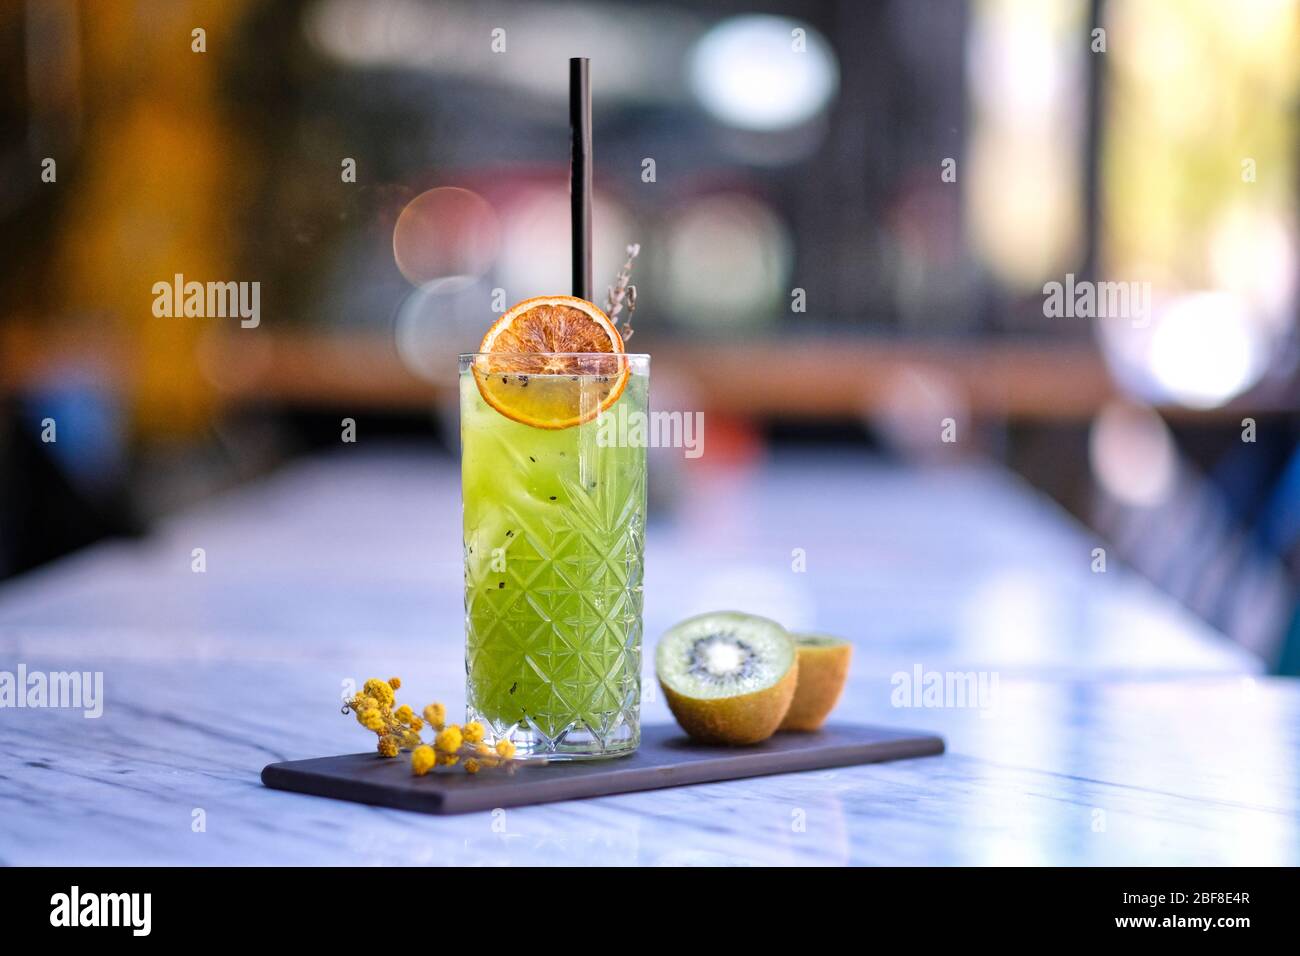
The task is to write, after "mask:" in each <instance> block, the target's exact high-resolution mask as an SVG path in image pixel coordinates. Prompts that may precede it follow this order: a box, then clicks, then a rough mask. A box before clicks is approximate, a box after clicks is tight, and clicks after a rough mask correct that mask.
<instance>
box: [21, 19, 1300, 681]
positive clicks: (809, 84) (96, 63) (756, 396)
mask: <svg viewBox="0 0 1300 956" xmlns="http://www.w3.org/2000/svg"><path fill="white" fill-rule="evenodd" d="M196 30H201V31H202V33H201V34H196V33H195V32H194V31H196ZM0 49H2V50H3V57H2V58H0V226H2V228H0V577H7V576H12V575H17V574H20V573H22V572H24V571H27V570H29V569H32V568H35V567H37V566H39V565H41V564H43V563H45V562H48V561H50V560H52V559H54V558H57V557H60V556H62V555H66V554H69V553H72V552H74V551H76V550H78V549H80V548H83V547H85V546H87V545H88V544H91V543H92V542H95V541H98V540H101V539H104V538H108V537H115V536H124V535H140V534H143V533H145V532H146V531H147V530H148V529H149V528H150V527H151V526H152V525H153V524H154V523H155V522H157V521H158V520H159V519H160V518H161V517H163V516H166V515H168V514H172V513H175V512H177V511H178V510H180V509H184V508H186V507H188V506H191V505H193V504H195V503H196V502H199V501H202V500H204V499H205V498H207V497H209V496H211V495H213V494H216V493H219V492H221V491H223V490H225V489H229V488H232V487H235V486H237V485H239V484H241V483H244V482H248V481H250V480H252V479H255V478H257V477H259V476H261V475H264V474H267V473H269V472H271V471H272V470H274V469H276V468H277V467H279V466H281V465H283V464H284V463H286V462H288V461H290V460H292V459H294V458H296V457H300V456H304V455H309V454H312V453H316V452H319V451H321V450H324V449H337V448H338V446H339V440H340V421H341V419H343V418H345V417H350V418H353V419H355V420H356V421H357V422H358V423H359V424H358V429H359V431H360V432H361V433H362V434H364V436H365V439H366V441H373V440H376V439H383V440H384V441H391V442H394V443H416V444H419V445H422V446H426V447H429V448H440V449H442V451H443V453H444V454H445V455H446V456H447V460H448V462H449V463H450V462H451V461H452V460H453V458H452V456H454V454H455V442H456V435H455V424H454V423H455V389H454V379H455V372H456V364H455V355H456V353H457V352H461V351H467V350H472V349H473V348H474V346H475V345H476V344H477V342H478V340H479V338H480V337H481V335H482V333H483V331H484V330H485V329H486V327H487V326H488V325H489V324H490V322H491V320H492V319H493V318H494V316H495V314H496V313H499V312H501V311H503V310H504V309H505V308H506V307H508V306H509V305H510V304H512V303H514V302H515V301H517V300H519V299H522V298H525V297H527V296H531V295H537V294H543V293H555V292H567V291H568V288H567V284H568V274H569V272H568V270H569V258H568V220H567V214H568V208H567V207H568V195H567V160H568V135H569V134H568V126H567V101H566V96H567V89H566V83H567V64H566V59H567V58H568V57H569V56H571V55H586V56H590V57H592V60H593V63H592V77H593V88H594V114H595V163H596V181H595V182H596V186H595V188H596V212H595V229H596V238H597V250H596V255H595V270H596V282H597V287H598V289H602V290H603V289H604V288H605V287H606V286H607V285H608V284H610V283H611V282H612V281H613V279H614V276H615V274H616V273H617V271H618V268H619V266H620V265H621V263H622V260H623V258H624V248H625V246H626V245H627V244H628V243H630V242H637V243H640V246H641V254H640V257H639V258H638V260H637V262H636V268H635V282H636V285H637V287H638V293H639V297H638V301H639V306H638V308H637V311H636V315H635V321H634V325H635V329H636V332H635V338H634V340H633V341H632V342H631V343H630V348H632V349H633V350H635V351H648V352H650V353H652V355H653V356H654V363H655V364H654V368H655V395H656V399H655V401H656V405H658V406H659V407H664V408H676V409H691V410H702V411H704V412H705V413H706V415H707V422H708V435H707V445H706V449H707V450H706V454H705V455H704V457H703V458H701V459H700V460H699V461H698V462H689V463H683V462H681V461H677V462H676V464H675V465H674V466H672V467H676V468H678V469H681V468H686V467H690V468H695V469H700V470H708V469H719V468H729V467H730V468H736V467H745V466H746V464H747V463H748V464H752V463H755V462H761V461H763V460H764V458H765V456H769V455H771V454H774V453H777V452H779V450H780V449H781V448H782V447H785V446H790V445H798V446H807V445H816V446H819V447H823V446H824V447H828V448H840V449H845V450H855V451H861V450H863V449H870V450H871V451H872V452H873V453H874V454H876V455H879V456H881V457H882V458H884V459H885V460H888V461H891V462H895V463H897V464H898V465H899V466H901V467H903V468H914V469H918V470H920V469H943V468H949V467H953V466H955V465H958V464H960V463H963V462H969V461H971V460H980V461H992V462H997V463H1000V464H1001V465H1004V466H1005V467H1007V468H1009V469H1012V470H1014V471H1015V472H1018V473H1019V474H1020V475H1022V476H1023V477H1024V478H1025V479H1027V480H1028V481H1029V482H1031V483H1032V484H1033V485H1035V486H1036V487H1038V488H1039V489H1041V490H1042V491H1043V492H1045V493H1046V494H1047V495H1049V496H1051V497H1052V498H1054V499H1055V500H1057V501H1058V502H1060V503H1061V504H1062V505H1063V506H1064V507H1065V508H1067V509H1068V510H1069V511H1070V512H1072V513H1073V514H1075V515H1076V516H1077V517H1078V518H1079V519H1080V520H1081V521H1082V522H1084V523H1085V524H1086V525H1088V526H1090V527H1091V528H1092V529H1094V531H1095V532H1096V535H1097V537H1098V539H1099V540H1102V541H1104V542H1106V543H1107V547H1108V549H1109V554H1110V557H1111V560H1116V561H1122V562H1124V563H1126V564H1129V565H1131V566H1133V567H1134V568H1136V569H1137V570H1138V571H1139V572H1140V573H1141V574H1143V575H1144V576H1146V577H1147V578H1149V579H1150V580H1151V581H1153V582H1154V583H1155V584H1156V585H1157V586H1158V587H1159V588H1161V589H1162V590H1164V591H1165V592H1167V593H1168V594H1170V595H1172V596H1173V597H1174V598H1175V599H1177V600H1178V601H1179V602H1181V603H1183V604H1184V605H1186V606H1187V607H1188V608H1190V609H1191V610H1192V611H1193V612H1194V613H1195V614H1196V615H1198V616H1199V617H1201V618H1202V619H1203V620H1205V621H1206V622H1208V623H1209V624H1210V625H1212V626H1213V627H1214V628H1215V629H1217V630H1218V631H1219V632H1221V633H1223V634H1224V635H1226V638H1227V639H1229V640H1231V641H1235V642H1237V643H1238V644H1240V645H1242V646H1245V647H1247V648H1248V649H1250V650H1251V651H1252V652H1253V653H1255V654H1257V655H1258V656H1259V657H1260V658H1261V659H1263V660H1264V661H1265V662H1266V664H1267V666H1268V667H1269V668H1271V669H1273V670H1275V671H1281V672H1285V673H1297V672H1300V616H1298V614H1297V608H1298V606H1300V602H1298V599H1297V595H1298V594H1300V588H1298V587H1297V582H1298V581H1300V454H1298V451H1300V444H1298V439H1300V419H1297V416H1296V414H1295V409H1296V399H1297V371H1296V359H1297V348H1296V333H1295V329H1296V309H1297V304H1296V279H1297V272H1298V270H1297V251H1298V248H1300V246H1298V242H1300V237H1298V235H1297V190H1298V189H1300V165H1298V163H1297V159H1298V157H1300V135H1298V134H1300V127H1298V123H1297V107H1298V106H1300V5H1298V4H1297V3H1296V2H1291V0H1244V2H1239V3H1232V4H1227V3H1222V2H1216V0H1051V2H1043V0H968V2H959V0H880V2H871V3H862V2H854V0H822V2H816V0H809V2H801V3H792V2H765V3H755V2H750V3H740V2H732V0H692V2H690V3H685V2H681V3H677V2H657V0H645V2H599V0H586V2H545V0H527V2H524V0H518V2H504V0H503V2H495V0H493V2H453V0H279V2H271V0H220V2H217V0H194V2H166V0H93V2H92V0H28V2H21V0H11V2H9V3H6V4H4V5H3V7H0ZM178 274H179V275H183V276H184V279H185V280H186V281H199V282H209V281H221V282H227V281H235V282H252V281H257V282H258V283H260V300H259V307H260V308H259V316H258V323H257V325H256V327H255V328H243V327H241V324H240V321H239V319H238V318H231V317H224V318H221V317H216V318H212V317H208V318H199V317H189V318H186V317H165V316H164V317H160V316H158V315H157V314H155V308H154V307H155V293H154V291H153V287H154V284H155V283H158V282H164V283H170V282H172V280H173V277H174V276H176V275H178ZM1098 281H1116V282H1124V283H1138V284H1144V285H1145V286H1146V287H1147V288H1149V290H1150V301H1149V309H1148V310H1146V311H1145V312H1143V313H1142V314H1136V313H1130V314H1125V315H1120V316H1111V317H1109V318H1101V319H1098V318H1094V317H1090V315H1087V314H1082V315H1068V316H1061V315H1059V314H1052V309H1050V308H1049V307H1048V298H1049V296H1048V294H1047V288H1048V284H1050V283H1067V282H1068V283H1086V282H1098ZM602 298H603V297H602ZM947 419H951V420H952V424H953V430H954V431H953V433H954V434H955V435H956V436H957V439H958V440H956V441H953V442H948V441H943V440H941V431H942V423H943V422H945V420H947ZM52 428H53V429H54V431H51V429H52ZM55 432H57V436H56V435H55ZM661 467H664V468H667V467H669V466H668V465H663V466H661ZM659 487H660V488H667V489H671V488H672V487H673V482H672V478H671V475H670V476H669V477H668V478H667V479H666V480H664V481H662V482H660V483H659ZM671 508H672V501H671V497H670V496H669V497H666V498H665V499H664V500H663V501H662V502H661V512H660V513H661V514H664V515H671Z"/></svg>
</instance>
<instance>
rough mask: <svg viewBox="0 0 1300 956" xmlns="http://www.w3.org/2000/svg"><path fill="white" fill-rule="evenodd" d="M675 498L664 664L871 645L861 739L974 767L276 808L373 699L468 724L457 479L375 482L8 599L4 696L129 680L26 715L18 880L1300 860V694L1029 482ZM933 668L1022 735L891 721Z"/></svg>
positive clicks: (7, 823)
mask: <svg viewBox="0 0 1300 956" xmlns="http://www.w3.org/2000/svg"><path fill="white" fill-rule="evenodd" d="M676 483H677V491H678V494H679V499H678V504H677V505H675V506H674V505H671V504H669V503H665V502H663V501H660V502H659V503H658V507H657V509H656V511H655V513H656V514H657V515H658V516H659V520H658V521H657V522H656V523H653V524H652V526H651V528H650V530H649V535H648V573H647V599H646V627H647V635H648V638H647V645H648V646H652V645H653V641H654V638H655V636H656V635H657V634H658V633H659V632H661V631H662V630H663V629H664V628H665V627H667V626H668V625H669V624H671V623H672V622H673V621H675V620H677V619H679V618H681V617H683V616H685V615H686V614H689V613H693V612H695V611H698V610H703V609H708V608H713V607H719V606H727V605H734V606H740V607H744V608H747V609H751V610H755V611H762V612H767V613H771V614H774V615H776V616H778V617H780V618H782V619H783V620H785V621H788V622H789V623H790V624H791V625H792V626H799V627H816V628H821V629H825V630H830V631H836V632H839V633H843V634H845V635H846V636H849V637H851V638H853V639H854V641H855V643H856V646H857V658H856V661H855V666H854V672H853V679H852V684H851V687H850V690H849V692H848V693H847V694H846V699H845V701H844V702H843V704H842V705H841V708H840V710H839V712H838V713H837V718H839V719H851V720H863V721H871V722H877V723H884V724H892V725H899V726H911V727H917V728H921V729H928V730H935V731H938V732H940V733H942V734H943V735H944V736H945V737H946V738H947V740H948V745H949V751H948V753H947V754H945V755H944V756H942V757H935V758H924V759H920V760H912V761H902V762H898V763H891V764H882V765H875V766H868V767H860V768H852V769H843V770H836V771H830V772H824V773H807V774H792V775H785V776H780V777H771V778H763V779H757V780H750V781H737V782H731V783H725V784H716V785H709V786H701V787H691V788H683V789H677V790H664V791H656V792H652V793H643V794H633V795H626V796H620V797H609V798H602V799H599V800H589V801H580V802H572V803H565V804H554V805H549V806H539V807H528V808H520V809H511V810H508V811H505V812H504V816H503V817H501V818H498V819H495V820H494V818H493V817H492V816H491V815H489V814H475V815H468V816H464V817H448V818H436V817H424V816H420V815H417V814H408V813H403V812H401V811H395V810H384V809H376V808H370V807H363V806H358V805H353V804H347V803H342V802H338V801H331V800H325V799H320V798H314V797H306V796H298V795H294V794H288V793H281V792H276V791H271V790H268V789H266V788H263V787H262V786H261V784H260V782H259V780H258V774H259V772H260V770H261V768H262V766H263V765H265V764H266V763H268V762H271V761H274V760H282V759H293V758H299V757H309V756H320V755H324V754H330V753H340V752H349V751H355V750H360V749H366V748H367V747H368V746H369V741H368V739H367V737H366V736H365V735H364V734H363V733H362V732H361V731H360V729H359V728H357V727H356V725H355V724H354V723H353V722H352V721H351V720H350V719H348V718H345V717H343V716H341V715H339V714H338V713H337V698H338V696H339V692H340V687H341V685H342V682H343V681H344V680H346V679H354V680H361V679H364V678H365V677H367V676H371V675H379V676H387V675H388V674H393V673H395V674H400V675H402V677H403V678H404V680H405V681H406V686H405V687H404V688H403V698H404V699H407V700H409V701H411V702H412V703H415V704H419V703H423V702H425V701H427V700H429V699H434V698H437V699H442V700H446V701H448V702H449V703H450V702H459V701H461V700H462V699H463V691H462V688H461V680H462V674H463V670H462V665H461V647H460V642H461V636H460V635H461V630H460V628H461V623H460V606H459V605H460V593H459V591H460V567H459V555H460V548H459V536H458V522H459V497H458V486H457V480H456V474H455V471H454V469H453V468H451V466H450V464H449V463H448V462H447V461H446V460H445V459H438V458H436V457H434V456H433V455H431V454H430V455H425V454H420V453H411V452H402V453H383V454H378V453H375V452H368V451H366V450H364V449H362V448H358V449H357V450H356V451H354V452H349V453H345V454H339V455H335V456H332V457H331V458H329V459H325V460H316V461H310V462H306V463H303V464H299V465H295V466H293V467H291V468H288V469H286V470H285V471H283V472H281V473H279V474H278V475H276V476H274V477H273V478H271V479H269V480H267V481H265V482H262V483H259V484H257V485H253V486H250V487H248V488H246V489H243V490H241V491H239V492H237V493H234V494H231V495H229V496H226V497H223V498H222V499H220V500H217V501H214V502H212V503H210V504H209V505H207V506H205V507H204V508H201V509H197V510H194V511H192V512H189V513H187V514H185V515H182V516H180V517H179V518H177V519H175V520H173V521H170V522H168V523H167V524H166V525H165V526H163V527H162V528H160V529H159V531H158V533H157V534H156V535H155V536H154V537H153V538H151V539H149V540H147V541H145V542H140V543H114V544H107V545H103V546H100V547H97V548H94V549H91V550H89V551H87V552H84V553H82V554H80V555H77V556H75V557H73V558H70V559H67V560H64V561H62V562H59V563H57V564H55V565H53V566H50V567H48V568H46V569H42V570H41V571H39V572H37V573H34V574H31V575H29V576H26V577H24V578H21V579H18V580H15V581H12V582H7V583H6V584H4V585H3V586H0V670H5V669H8V670H13V669H14V668H15V667H16V665H17V664H18V663H24V664H26V665H27V667H28V668H30V669H44V670H69V669H78V670H101V671H103V672H104V681H105V698H106V701H105V705H104V716H103V717H102V718H100V719H98V720H86V719H83V718H82V717H81V715H80V713H79V712H76V711H64V710H48V709H46V710H10V709H4V710H0V808H2V809H0V860H2V861H3V862H6V863H20V864H21V863H29V864H30V863H78V864H80V863H86V864H109V863H132V864H134V863H141V864H143V863H212V864H235V863H253V864H263V863H305V864H332V863H345V862H360V863H376V864H377V863H384V862H402V863H460V864H486V865H493V864H526V863H570V864H572V863H609V864H673V863H738V864H745V863H760V864H762V863H805V864H836V863H904V864H910V863H917V864H921V863H1120V864H1128V863H1160V864H1178V863H1202V864H1216V863H1290V864H1295V863H1296V862H1297V860H1298V859H1300V828H1298V826H1297V803H1298V802H1300V799H1298V797H1297V782H1298V781H1300V772H1298V771H1300V766H1297V764H1300V739H1298V738H1300V720H1298V719H1297V718H1300V689H1297V686H1296V685H1295V684H1294V683H1293V682H1290V681H1285V680H1278V679H1266V678H1262V677H1258V676H1252V675H1257V674H1258V672H1259V665H1258V663H1257V662H1256V661H1255V660H1254V659H1253V658H1252V657H1251V656H1250V655H1248V654H1246V653H1245V652H1243V651H1241V650H1239V649H1237V648H1234V647H1232V646H1231V645H1228V644H1227V643H1226V642H1225V641H1224V640H1223V639H1222V638H1220V637H1219V636H1217V635H1216V634H1214V633H1213V632H1211V631H1209V630H1208V629H1206V628H1205V627H1203V626H1202V625H1200V624H1199V623H1198V622H1197V621H1195V619H1193V618H1191V617H1190V616H1189V615H1187V614H1186V613H1185V612H1183V611H1182V610H1181V609H1179V608H1178V607H1176V606H1175V605H1173V604H1172V603H1171V602H1169V601H1167V600H1166V599H1164V598H1163V597H1161V596H1160V595H1158V594H1157V593H1155V592H1154V591H1152V590H1151V589H1150V588H1149V587H1147V586H1146V585H1145V584H1144V583H1143V582H1141V581H1138V580H1136V579H1134V578H1132V577H1131V576H1129V575H1127V574H1125V573H1124V572H1123V571H1122V570H1121V569H1119V568H1115V567H1113V566H1112V568H1111V569H1110V570H1109V571H1108V572H1107V573H1106V574H1100V575H1099V574H1093V573H1092V572H1091V571H1090V561H1091V554H1090V552H1091V549H1092V548H1093V547H1095V546H1097V545H1098V544H1099V543H1100V542H1096V541H1093V540H1092V539H1091V538H1090V537H1089V536H1088V535H1087V534H1086V533H1085V532H1084V531H1083V530H1082V529H1080V528H1078V527H1077V526H1076V525H1074V524H1073V523H1072V522H1070V521H1069V520H1068V519H1067V518H1066V517H1065V516H1064V515H1063V514H1062V513H1060V512H1059V511H1058V510H1057V509H1056V508H1055V507H1054V506H1053V505H1051V504H1050V503H1049V502H1046V501H1044V500H1042V499H1041V498H1039V497H1037V496H1035V495H1034V494H1033V493H1032V492H1031V491H1029V490H1028V489H1026V488H1025V487H1024V486H1023V485H1021V484H1019V483H1018V482H1016V481H1015V480H1014V479H1013V478H1011V477H1010V476H1007V475H1005V474H1003V473H1001V472H998V471H994V470H961V471H946V472H933V473H917V472H903V471H899V470H894V469H890V468H884V467H880V466H876V465H872V464H870V463H868V462H866V461H863V460H856V461H855V460H834V459H820V460H816V461H813V460H808V459H799V460H790V461H778V462H775V463H771V464H769V465H766V466H763V467H760V468H756V469H749V470H744V471H735V470H731V471H728V470H719V469H718V468H716V467H710V468H707V469H706V468H703V467H700V468H696V469H695V470H694V471H687V472H685V473H683V474H679V475H678V476H677V478H676ZM661 487H662V485H661ZM196 547H202V548H204V549H205V550H206V554H207V568H208V570H207V572H206V573H204V574H194V573H192V572H191V570H190V553H191V549H193V548H196ZM794 548H802V549H804V550H805V552H806V555H807V571H806V572H805V573H795V572H793V571H792V570H791V551H792V549H794ZM918 665H919V666H921V667H923V668H924V669H925V670H927V671H929V670H940V671H951V670H956V671H971V670H978V671H986V672H989V673H990V674H996V675H997V677H998V685H997V686H998V693H997V695H996V698H995V703H996V706H994V707H991V708H987V709H984V710H981V709H976V708H948V709H945V708H936V709H926V708H906V707H903V708H900V707H895V706H893V704H892V703H891V691H892V689H893V688H892V686H891V675H893V674H894V673H895V672H898V671H907V672H911V671H912V669H913V667H915V666H918ZM651 687H652V684H647V690H648V691H649V690H650V688H651ZM647 698H648V699H647V701H646V705H645V719H646V720H647V721H659V720H667V719H668V715H667V711H666V709H665V708H664V706H663V704H662V701H661V700H659V699H658V695H656V694H653V693H648V694H647ZM196 808H198V809H202V810H203V811H204V813H205V814H206V823H207V828H206V831H205V832H193V830H192V827H191V820H192V814H193V811H194V810H195V809H196ZM801 822H802V826H801V825H800V824H801ZM503 827H504V829H502V828H503Z"/></svg>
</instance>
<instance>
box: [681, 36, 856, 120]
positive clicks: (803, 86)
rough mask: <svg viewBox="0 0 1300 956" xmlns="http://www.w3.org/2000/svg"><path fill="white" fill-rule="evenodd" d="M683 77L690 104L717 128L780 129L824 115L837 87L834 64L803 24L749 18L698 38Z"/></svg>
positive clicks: (826, 47) (822, 41) (819, 39)
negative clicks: (688, 82) (712, 119)
mask: <svg viewBox="0 0 1300 956" xmlns="http://www.w3.org/2000/svg"><path fill="white" fill-rule="evenodd" d="M796 31H803V32H802V33H801V34H798V33H796ZM799 41H802V42H801V45H800V43H799ZM690 76H691V88H692V90H693V91H694V93H695V96H696V98H697V99H698V100H699V101H700V103H701V105H703V107H704V108H705V109H706V110H708V112H709V113H711V114H712V115H713V116H714V117H716V118H717V119H719V120H721V121H722V122H724V123H727V124H728V125H731V126H735V127H739V128H741V129H750V130H782V129H789V128H790V127H792V126H798V125H800V124H801V123H806V122H807V121H808V120H810V119H812V118H813V117H814V116H816V115H817V114H818V113H820V112H821V111H822V110H824V109H825V108H826V106H827V105H828V104H829V103H830V101H831V99H832V98H833V97H834V96H835V93H836V90H837V89H838V88H839V63H838V61H837V60H836V58H835V53H834V51H833V50H832V49H831V47H830V44H829V43H827V42H826V40H825V39H824V38H823V37H822V35H821V34H820V33H818V32H817V31H816V30H814V29H813V28H812V27H810V26H808V25H807V24H805V23H800V22H798V21H796V20H789V19H786V18H785V17H774V16H767V15H763V14H750V15H746V16H739V17H732V18H730V19H727V20H723V21H722V22H721V23H719V24H717V25H716V26H714V27H713V28H712V29H711V30H709V31H708V32H707V33H705V34H704V36H702V37H701V38H700V40H699V42H698V43H696V45H695V49H694V50H692V52H691V61H690Z"/></svg>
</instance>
